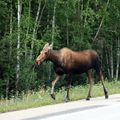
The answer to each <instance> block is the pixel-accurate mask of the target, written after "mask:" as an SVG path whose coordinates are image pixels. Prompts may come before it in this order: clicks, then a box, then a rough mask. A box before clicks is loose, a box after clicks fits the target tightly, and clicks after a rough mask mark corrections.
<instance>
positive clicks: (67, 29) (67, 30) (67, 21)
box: [65, 2, 69, 46]
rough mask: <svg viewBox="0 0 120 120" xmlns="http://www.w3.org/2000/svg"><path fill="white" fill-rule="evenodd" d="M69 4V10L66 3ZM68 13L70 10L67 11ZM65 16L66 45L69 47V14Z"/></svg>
mask: <svg viewBox="0 0 120 120" xmlns="http://www.w3.org/2000/svg"><path fill="white" fill-rule="evenodd" d="M66 4H67V9H68V2H67V3H66ZM67 11H68V10H67ZM65 16H66V26H67V27H66V40H67V41H66V43H67V46H69V20H68V14H67V12H66V13H65Z"/></svg>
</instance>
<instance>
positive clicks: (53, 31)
mask: <svg viewBox="0 0 120 120" xmlns="http://www.w3.org/2000/svg"><path fill="white" fill-rule="evenodd" d="M56 5H57V2H56V1H55V3H54V8H53V19H52V42H53V41H54V37H55V13H56Z"/></svg>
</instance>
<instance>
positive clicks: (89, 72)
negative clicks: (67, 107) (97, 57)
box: [86, 70, 93, 100]
mask: <svg viewBox="0 0 120 120" xmlns="http://www.w3.org/2000/svg"><path fill="white" fill-rule="evenodd" d="M87 77H88V82H89V90H88V95H87V98H86V100H90V98H91V96H92V95H91V89H92V85H93V78H92V71H91V70H88V71H87Z"/></svg>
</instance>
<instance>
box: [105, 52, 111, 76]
mask: <svg viewBox="0 0 120 120" xmlns="http://www.w3.org/2000/svg"><path fill="white" fill-rule="evenodd" d="M105 55H106V63H107V72H108V78H110V66H109V55H108V53H107V50H106V54H105Z"/></svg>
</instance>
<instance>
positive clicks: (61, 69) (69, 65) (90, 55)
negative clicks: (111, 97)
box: [36, 45, 108, 101]
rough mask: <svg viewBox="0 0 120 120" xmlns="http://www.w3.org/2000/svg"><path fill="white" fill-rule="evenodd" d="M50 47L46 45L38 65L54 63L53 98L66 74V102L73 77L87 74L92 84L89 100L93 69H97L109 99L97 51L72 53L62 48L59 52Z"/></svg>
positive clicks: (89, 93)
mask: <svg viewBox="0 0 120 120" xmlns="http://www.w3.org/2000/svg"><path fill="white" fill-rule="evenodd" d="M50 46H51V45H50ZM50 46H49V45H45V47H44V48H43V50H42V51H41V53H40V55H39V56H38V57H37V59H36V63H37V64H40V63H41V62H42V61H44V60H50V61H52V62H53V63H54V70H55V73H56V78H55V80H54V81H53V82H52V89H51V96H52V98H53V99H55V94H54V86H55V84H56V82H57V81H58V80H59V79H60V77H61V76H62V75H63V74H66V76H67V77H66V78H67V87H66V90H67V94H66V101H68V100H69V87H70V85H71V75H72V74H81V73H87V76H88V80H89V82H90V87H89V92H88V96H87V98H86V99H87V100H89V99H90V97H91V87H92V80H93V79H92V73H91V69H95V70H96V72H97V73H98V75H99V77H100V80H101V82H102V85H103V89H104V93H105V98H108V93H107V90H106V88H105V86H104V83H103V75H102V71H101V65H100V60H99V56H98V54H97V52H96V51H94V50H84V51H72V50H71V49H68V48H62V49H60V50H58V51H57V50H53V49H51V47H50Z"/></svg>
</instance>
